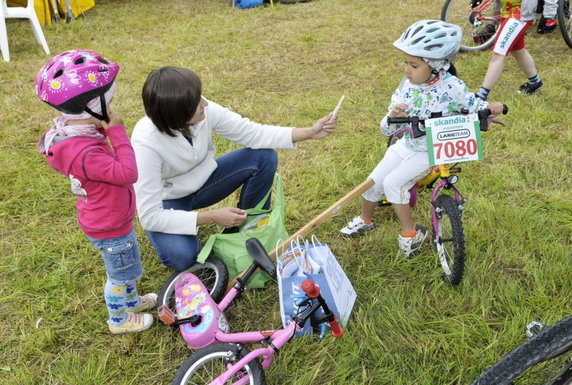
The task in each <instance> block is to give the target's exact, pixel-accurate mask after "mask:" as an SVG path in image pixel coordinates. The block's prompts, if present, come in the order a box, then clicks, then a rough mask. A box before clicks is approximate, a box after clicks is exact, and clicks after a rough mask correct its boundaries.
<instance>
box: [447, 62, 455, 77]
mask: <svg viewBox="0 0 572 385" xmlns="http://www.w3.org/2000/svg"><path fill="white" fill-rule="evenodd" d="M447 72H449V73H450V74H451V75H453V76H457V67H455V65H454V64H453V63H449V69H448V70H447Z"/></svg>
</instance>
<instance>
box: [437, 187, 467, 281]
mask: <svg viewBox="0 0 572 385" xmlns="http://www.w3.org/2000/svg"><path fill="white" fill-rule="evenodd" d="M435 210H436V212H437V232H436V233H435V234H434V238H433V243H434V245H435V248H436V249H437V254H438V255H439V262H440V263H441V268H442V269H443V278H444V279H445V281H446V282H447V283H449V284H450V285H453V286H456V285H458V284H459V283H461V280H462V279H463V272H464V269H465V236H464V234H463V224H462V222H461V211H460V210H459V208H458V206H457V203H456V202H455V200H454V199H453V198H452V197H451V196H449V195H439V196H438V197H437V200H436V201H435ZM433 232H435V229H433Z"/></svg>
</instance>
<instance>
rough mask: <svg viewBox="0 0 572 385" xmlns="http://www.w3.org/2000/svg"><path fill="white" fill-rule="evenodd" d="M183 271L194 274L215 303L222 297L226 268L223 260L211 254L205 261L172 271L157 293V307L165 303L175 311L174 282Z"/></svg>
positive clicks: (225, 285)
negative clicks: (183, 269)
mask: <svg viewBox="0 0 572 385" xmlns="http://www.w3.org/2000/svg"><path fill="white" fill-rule="evenodd" d="M185 272H189V273H193V274H194V275H196V276H197V278H198V279H200V280H201V282H202V283H203V285H205V287H206V288H207V289H208V291H209V293H210V295H211V298H212V299H213V300H214V301H215V302H216V303H219V302H220V300H221V299H222V298H223V297H224V295H225V293H226V287H227V285H228V270H227V268H226V265H225V264H224V262H223V261H221V260H220V259H218V258H217V257H214V256H212V255H211V256H210V257H208V258H207V259H206V260H205V263H198V262H197V263H195V264H194V265H192V266H191V267H189V268H188V269H187V270H185V271H177V272H175V273H173V274H172V275H171V276H170V277H169V279H167V282H165V284H164V285H163V288H162V289H161V292H160V293H159V297H158V298H157V307H160V306H161V305H167V306H168V307H169V309H171V310H173V312H174V311H175V282H176V281H177V278H178V277H179V276H180V275H181V274H183V273H185Z"/></svg>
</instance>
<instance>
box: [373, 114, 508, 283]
mask: <svg viewBox="0 0 572 385" xmlns="http://www.w3.org/2000/svg"><path fill="white" fill-rule="evenodd" d="M507 112H508V107H507V106H504V107H503V114H506V113H507ZM466 114H468V110H461V115H466ZM477 114H478V117H479V123H480V129H481V131H487V130H488V129H489V123H491V122H494V123H498V124H502V125H504V123H502V122H498V121H496V120H492V119H489V116H490V115H491V111H490V110H489V109H488V108H486V109H483V110H480V111H478V113H477ZM431 117H432V118H437V117H440V114H434V116H431ZM387 122H388V124H403V125H405V126H404V128H402V129H400V130H398V131H397V132H395V133H394V134H393V135H392V136H390V137H389V141H388V145H392V144H393V143H394V142H395V141H396V139H398V138H401V136H402V135H403V133H404V132H405V131H408V132H409V133H410V134H411V136H413V137H414V138H418V137H421V136H424V135H425V130H424V129H423V127H424V125H425V121H424V120H422V119H420V118H419V117H417V116H408V117H400V118H388V120H387ZM460 172H461V167H459V166H458V165H457V164H454V165H448V164H443V165H439V166H436V167H434V168H433V170H432V172H431V173H430V174H429V175H427V176H426V177H425V178H423V179H421V180H420V181H418V182H417V183H416V184H415V185H414V186H413V187H412V188H411V190H409V192H410V195H411V198H410V200H409V205H410V206H411V207H414V206H415V204H416V203H417V195H418V194H419V193H420V192H422V191H424V190H429V189H433V190H432V193H431V218H432V222H433V245H434V246H435V249H436V250H437V254H438V256H439V262H440V264H441V268H442V269H443V278H444V279H445V281H446V282H447V283H449V284H450V285H452V286H456V285H458V284H459V283H461V280H462V279H463V274H464V270H465V257H466V254H465V235H464V232H463V223H462V221H461V213H462V212H463V209H464V204H465V199H464V198H463V196H462V195H461V192H460V191H459V189H458V188H457V186H456V185H455V184H456V183H457V181H458V180H459V176H458V174H459V173H460ZM437 181H438V183H437ZM446 191H452V192H453V193H452V194H447V193H446ZM390 205H391V203H389V202H388V201H386V200H382V201H381V202H379V206H390Z"/></svg>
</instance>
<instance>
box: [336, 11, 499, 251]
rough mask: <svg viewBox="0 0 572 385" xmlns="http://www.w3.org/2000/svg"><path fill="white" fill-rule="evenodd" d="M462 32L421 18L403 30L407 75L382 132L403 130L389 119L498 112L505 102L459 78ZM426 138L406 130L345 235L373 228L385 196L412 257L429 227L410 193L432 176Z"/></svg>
mask: <svg viewBox="0 0 572 385" xmlns="http://www.w3.org/2000/svg"><path fill="white" fill-rule="evenodd" d="M460 42H461V29H460V28H459V27H458V26H455V25H452V24H449V23H446V22H443V21H438V20H421V21H418V22H416V23H414V24H413V25H411V26H410V27H409V28H407V29H406V30H405V32H404V33H403V35H401V37H400V38H399V39H397V40H396V41H395V42H394V43H393V45H394V46H395V47H396V48H397V49H399V50H400V51H402V52H403V54H404V56H405V63H404V72H405V77H404V78H403V80H402V81H401V84H400V85H399V87H397V90H395V92H394V93H393V95H392V97H391V103H390V105H389V109H388V111H389V112H388V113H387V115H386V116H384V117H383V119H382V120H381V131H382V132H383V134H385V135H388V136H390V135H392V134H393V133H394V132H396V131H397V130H398V129H399V127H395V126H394V125H392V126H390V125H388V124H387V118H388V117H405V116H418V117H419V118H420V119H427V118H430V117H431V116H432V114H434V113H437V114H439V113H441V114H442V116H450V115H455V114H459V113H460V111H461V109H462V108H466V109H468V110H469V112H470V113H474V112H476V111H478V110H480V109H483V108H487V107H488V108H489V109H490V110H491V111H492V113H493V114H495V115H496V114H500V113H501V111H502V104H501V103H487V102H485V101H483V100H480V99H478V98H476V97H475V95H474V94H473V93H471V92H469V90H468V88H467V87H466V86H465V83H463V81H462V80H460V79H458V78H457V77H456V76H455V74H456V70H455V68H454V66H453V64H452V62H451V61H452V60H453V58H454V57H455V55H456V54H457V52H458V51H459V46H460ZM428 159H429V157H428V154H427V144H426V138H425V137H424V136H422V137H419V138H413V137H412V136H411V135H410V133H409V132H405V133H404V136H403V138H402V139H400V140H398V141H397V142H396V143H395V144H394V145H392V146H390V147H389V148H388V150H387V152H386V153H385V156H384V157H383V159H382V160H381V161H380V163H379V164H378V165H377V166H376V167H375V168H374V170H373V171H372V172H371V174H370V175H369V178H371V179H373V181H374V182H375V185H374V186H373V187H371V188H370V189H369V190H367V191H366V192H365V193H364V194H363V195H362V198H363V199H362V204H361V214H360V215H358V216H357V217H355V218H354V219H353V220H351V221H350V222H349V223H348V224H347V226H346V227H344V228H343V229H341V230H340V231H341V233H342V234H343V235H347V236H353V235H357V234H360V233H363V232H365V231H369V230H373V229H374V223H373V212H374V209H375V207H376V206H377V202H378V201H379V200H380V199H381V197H382V195H385V197H386V199H387V200H388V201H389V202H390V203H392V207H393V208H394V210H395V213H396V214H397V217H398V219H399V222H400V225H401V233H400V235H399V236H398V242H399V247H400V249H401V251H402V253H403V255H404V256H405V257H408V258H409V257H411V256H413V255H414V254H415V253H416V252H417V251H418V250H419V248H420V247H421V244H422V243H423V241H424V240H425V237H426V236H427V229H426V228H425V227H423V226H420V225H417V224H416V223H415V221H414V220H413V217H412V215H411V209H410V207H409V198H410V194H409V189H410V188H411V187H413V185H414V184H415V183H416V182H417V181H418V180H420V179H422V178H423V177H424V176H426V175H427V174H429V173H430V172H431V169H432V167H431V165H430V164H429V160H428Z"/></svg>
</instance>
